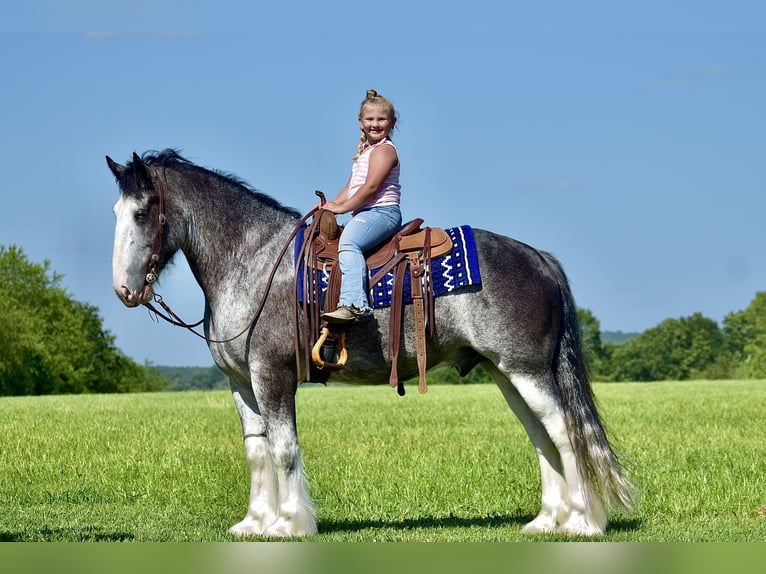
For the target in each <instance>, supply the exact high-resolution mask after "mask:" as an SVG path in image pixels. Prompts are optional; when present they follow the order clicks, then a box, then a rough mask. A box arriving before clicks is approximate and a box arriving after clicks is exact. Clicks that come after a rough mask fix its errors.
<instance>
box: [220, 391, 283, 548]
mask: <svg viewBox="0 0 766 574" xmlns="http://www.w3.org/2000/svg"><path fill="white" fill-rule="evenodd" d="M231 392H232V397H233V398H234V404H235V406H236V407H237V412H238V413H239V418H240V420H241V421H242V433H243V435H244V440H245V457H246V459H247V464H248V467H249V469H250V499H249V501H248V504H247V514H246V515H245V518H244V519H242V521H241V522H239V523H237V524H235V525H234V526H232V527H231V528H230V529H229V532H230V533H231V534H235V535H237V536H254V535H262V534H263V533H264V532H265V531H266V528H267V527H268V526H269V525H270V524H272V523H273V522H274V521H275V520H276V518H277V484H276V481H275V478H274V463H273V460H272V458H271V448H270V446H269V442H268V438H267V433H266V423H265V421H264V420H263V417H262V416H261V413H260V410H259V409H258V404H257V402H256V400H255V395H254V394H253V391H252V389H251V388H250V385H244V384H240V383H237V382H235V381H231Z"/></svg>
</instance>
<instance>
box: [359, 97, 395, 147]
mask: <svg viewBox="0 0 766 574" xmlns="http://www.w3.org/2000/svg"><path fill="white" fill-rule="evenodd" d="M368 105H372V106H383V107H384V108H386V113H387V114H388V119H389V120H391V129H393V128H394V127H395V126H396V109H394V104H393V103H392V102H391V100H389V99H388V98H385V97H383V96H381V95H380V94H378V92H376V91H375V90H367V95H366V96H365V97H364V99H363V100H362V105H361V106H359V119H360V120H361V119H362V115H363V114H364V107H365V106H368ZM389 139H391V138H390V137H389ZM365 143H367V136H366V135H365V133H364V132H362V135H360V136H359V143H358V144H356V155H355V156H354V161H356V160H357V159H359V156H360V155H362V150H363V149H364V144H365Z"/></svg>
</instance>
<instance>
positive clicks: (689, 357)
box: [0, 246, 766, 395]
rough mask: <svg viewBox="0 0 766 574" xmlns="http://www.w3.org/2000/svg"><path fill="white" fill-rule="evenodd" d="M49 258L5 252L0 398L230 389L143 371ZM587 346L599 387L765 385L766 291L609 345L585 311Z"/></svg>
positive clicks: (174, 372)
mask: <svg viewBox="0 0 766 574" xmlns="http://www.w3.org/2000/svg"><path fill="white" fill-rule="evenodd" d="M61 282H62V276H61V275H59V274H57V273H55V272H54V271H53V270H52V269H51V266H50V262H49V261H47V260H46V261H44V262H43V263H42V264H38V263H34V262H32V261H29V259H28V258H27V256H26V255H25V254H24V252H23V250H22V249H21V248H19V247H17V246H11V247H4V246H0V395H41V394H63V393H119V392H145V391H159V390H188V389H211V388H225V387H226V386H227V382H226V378H225V377H224V376H223V374H222V373H221V372H220V371H219V370H218V369H217V368H216V367H210V368H199V367H194V368H173V367H155V366H152V365H140V364H138V363H136V362H135V361H133V360H132V359H130V358H129V357H127V356H126V355H125V354H124V353H122V351H120V349H118V348H117V346H116V344H115V337H114V336H113V335H112V334H111V333H109V331H107V330H106V329H104V326H103V322H102V319H101V317H100V316H99V313H98V309H97V308H96V307H94V306H92V305H88V304H86V303H82V302H79V301H76V300H74V299H73V298H72V296H71V295H70V294H69V293H67V291H66V290H65V289H64V288H63V287H62V286H61ZM577 313H578V319H579V322H580V330H581V334H582V339H583V346H584V350H585V356H586V360H587V363H588V367H589V369H590V372H591V376H592V378H593V379H594V380H597V381H658V380H688V379H743V378H755V379H760V378H766V291H764V292H758V293H756V295H755V297H754V299H753V300H752V302H751V303H750V305H749V306H748V307H747V308H746V309H744V310H742V311H737V312H732V313H729V314H728V315H727V316H726V317H725V318H724V320H723V323H722V325H721V326H719V325H718V323H717V322H716V321H714V320H712V319H709V318H707V317H704V316H703V315H702V314H700V313H695V314H693V315H691V316H690V317H682V318H679V319H666V320H665V321H663V322H661V323H660V324H659V325H657V326H656V327H653V328H651V329H647V330H646V331H644V332H643V333H640V334H638V335H637V336H635V337H632V338H630V339H628V340H626V341H624V342H620V343H616V342H610V341H605V340H602V333H601V328H600V323H599V321H598V319H597V318H596V317H595V315H594V314H593V313H592V312H591V311H589V310H588V309H578V311H577ZM488 381H489V377H488V375H487V374H486V373H485V372H484V371H483V370H482V369H481V368H480V367H478V368H476V369H474V370H473V371H471V373H469V374H468V376H467V377H464V378H460V377H459V376H458V374H457V372H455V371H454V369H440V370H438V371H436V372H434V373H432V374H429V384H431V383H448V384H449V383H469V384H470V383H483V382H488Z"/></svg>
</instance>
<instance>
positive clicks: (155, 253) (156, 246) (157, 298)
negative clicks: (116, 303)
mask: <svg viewBox="0 0 766 574" xmlns="http://www.w3.org/2000/svg"><path fill="white" fill-rule="evenodd" d="M153 171H154V176H155V178H156V181H157V186H156V187H157V194H158V195H159V202H160V203H159V207H160V213H159V216H158V221H157V223H158V226H157V232H156V234H155V236H154V241H153V243H152V255H151V260H150V263H149V272H148V273H147V274H146V282H147V283H149V284H150V285H151V284H152V283H154V282H155V281H157V276H158V274H157V263H158V262H159V259H160V256H159V253H160V248H161V247H162V233H163V228H164V226H165V224H166V223H167V217H166V216H165V212H164V205H165V190H164V187H163V185H162V180H161V178H160V176H159V173H157V170H156V168H155V169H154V170H153ZM319 209H320V208H319V207H314V208H312V209H311V210H310V211H309V212H308V213H307V214H306V215H304V216H303V217H302V218H301V219H300V220H298V223H297V224H296V225H295V228H294V229H293V230H292V232H291V233H290V235H289V237H288V238H287V241H285V244H284V246H283V247H282V250H281V251H280V252H279V255H278V256H277V260H276V261H275V262H274V267H273V268H272V270H271V273H270V274H269V278H268V280H267V281H266V290H265V291H264V293H263V296H262V297H261V301H260V303H259V304H258V309H256V311H255V314H254V315H253V318H252V319H251V320H250V322H249V323H248V324H247V325H246V326H245V327H244V329H242V330H241V331H240V332H239V333H237V334H236V335H234V336H233V337H229V338H228V339H210V338H208V337H206V336H205V335H204V334H203V333H199V332H198V331H195V330H194V328H195V327H198V326H199V325H201V324H202V322H203V321H204V318H203V319H200V320H199V321H197V322H196V323H193V324H189V323H186V322H185V321H184V320H183V319H181V318H180V317H179V316H178V315H177V314H176V313H175V312H173V310H172V309H171V308H170V306H169V305H168V304H167V303H165V301H164V300H163V299H162V296H161V295H158V294H156V293H155V295H154V302H155V303H157V304H158V305H160V306H161V307H162V308H163V309H164V310H165V311H166V312H167V315H165V314H164V313H162V312H161V311H159V310H158V309H157V308H156V307H155V306H154V305H152V304H151V303H144V306H145V307H146V308H147V309H149V311H151V312H152V313H154V315H155V316H157V317H159V318H161V319H163V320H165V321H167V322H168V323H170V324H171V325H174V326H176V327H183V328H184V329H186V330H188V331H189V332H190V333H192V334H194V335H196V336H197V337H199V338H200V339H204V340H205V341H206V342H208V343H229V342H231V341H234V340H235V339H238V338H239V337H241V336H242V335H244V334H245V333H246V332H247V331H249V330H250V329H252V328H255V325H256V323H257V322H258V319H259V318H260V316H261V313H262V312H263V308H264V306H265V305H266V299H267V298H268V296H269V291H270V290H271V284H272V282H273V281H274V276H275V275H276V273H277V269H278V268H279V264H280V263H281V262H282V258H283V257H284V256H285V253H286V252H287V249H288V248H289V247H290V244H291V243H292V241H293V239H295V236H296V235H297V234H298V232H299V231H300V230H301V229H302V228H303V226H304V225H305V224H306V221H308V219H309V218H310V217H311V216H312V215H314V213H316V212H317V211H318V210H319Z"/></svg>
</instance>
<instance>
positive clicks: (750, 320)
mask: <svg viewBox="0 0 766 574" xmlns="http://www.w3.org/2000/svg"><path fill="white" fill-rule="evenodd" d="M723 332H724V337H725V342H726V347H725V348H726V352H727V353H728V355H729V356H730V358H731V362H732V364H733V365H734V374H735V376H736V377H739V378H746V379H760V378H766V291H759V292H758V293H756V294H755V297H754V298H753V300H752V301H751V302H750V305H748V307H747V309H745V310H744V311H739V312H736V313H729V314H728V315H727V316H726V317H725V318H724V320H723Z"/></svg>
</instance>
